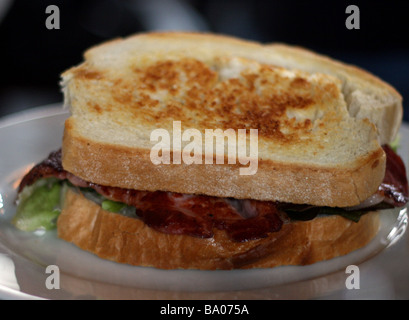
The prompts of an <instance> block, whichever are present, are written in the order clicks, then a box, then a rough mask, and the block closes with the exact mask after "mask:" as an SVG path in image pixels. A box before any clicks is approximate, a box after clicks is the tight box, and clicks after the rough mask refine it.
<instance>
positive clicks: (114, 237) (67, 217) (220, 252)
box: [57, 190, 380, 270]
mask: <svg viewBox="0 0 409 320" xmlns="http://www.w3.org/2000/svg"><path fill="white" fill-rule="evenodd" d="M379 224H380V222H379V215H378V213H377V212H370V213H368V214H365V215H363V216H362V217H361V219H360V221H359V222H358V223H356V222H353V221H350V220H347V219H345V218H343V217H340V216H336V215H332V216H325V217H317V218H315V219H313V220H309V221H295V222H289V223H285V224H284V225H283V227H282V229H281V230H280V231H279V232H273V233H271V234H270V235H269V236H268V237H266V238H262V239H257V240H251V241H246V242H234V241H232V240H230V239H229V238H228V237H227V235H226V233H225V232H224V231H220V230H215V233H214V237H212V238H204V239H202V238H195V237H191V236H187V235H174V234H166V233H162V232H158V231H156V230H154V229H152V228H150V227H148V226H147V225H146V224H145V223H144V222H142V221H141V220H139V219H137V218H130V217H126V216H122V215H120V214H116V213H112V212H108V211H105V210H103V209H102V208H101V206H99V205H98V204H96V203H94V202H92V201H91V200H88V199H86V198H85V197H84V196H83V195H81V194H79V193H76V192H74V191H72V190H68V191H67V194H66V198H65V201H64V207H63V210H62V212H61V214H60V216H59V218H58V222H57V228H58V237H59V238H61V239H63V240H65V241H68V242H72V243H74V244H75V245H76V246H78V247H79V248H81V249H83V250H86V251H89V252H92V253H94V254H95V255H97V256H99V257H100V258H103V259H108V260H112V261H115V262H118V263H125V264H130V265H135V266H149V267H156V268H161V269H201V270H215V269H238V268H271V267H277V266H283V265H308V264H312V263H315V262H318V261H322V260H327V259H332V258H334V257H338V256H342V255H345V254H348V253H350V252H351V251H354V250H356V249H359V248H361V247H363V246H365V245H366V244H368V243H369V242H370V241H371V240H372V239H373V237H374V236H375V235H376V234H377V232H378V229H379Z"/></svg>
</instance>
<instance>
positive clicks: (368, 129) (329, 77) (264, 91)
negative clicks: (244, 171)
mask: <svg viewBox="0 0 409 320" xmlns="http://www.w3.org/2000/svg"><path fill="white" fill-rule="evenodd" d="M313 62H314V63H313ZM320 66H321V67H320ZM62 77H63V87H64V93H65V99H66V104H67V105H68V106H69V107H70V110H71V113H72V116H71V117H70V118H69V119H68V120H67V122H66V127H65V133H64V140H63V166H64V168H65V169H66V170H68V171H70V172H72V173H73V174H75V175H77V176H79V177H81V178H83V179H84V180H87V181H91V182H94V183H98V184H102V185H110V186H118V187H123V188H130V189H142V190H150V191H154V190H165V191H173V192H181V193H202V194H208V195H211V196H219V197H234V198H252V199H258V200H272V201H282V202H291V203H308V204H312V205H325V206H351V205H356V204H358V203H360V202H361V201H363V200H365V199H366V198H367V197H369V196H371V195H372V194H373V193H374V192H375V191H376V190H377V188H378V186H379V184H380V183H381V181H382V179H383V176H384V170H385V155H384V153H383V151H382V149H381V147H380V143H385V142H388V141H389V140H390V139H392V138H393V136H394V135H395V133H396V130H397V127H398V125H399V123H400V117H401V108H402V106H401V102H400V101H401V100H400V96H399V95H398V94H397V93H396V92H395V91H394V90H393V89H392V88H391V87H390V86H388V85H386V84H384V83H383V82H381V81H380V80H378V79H377V78H375V77H373V76H371V75H369V74H367V73H366V72H364V71H360V70H358V69H356V68H352V67H349V66H345V65H343V64H341V63H339V62H333V61H332V60H330V59H328V58H323V57H320V56H317V55H315V54H312V53H309V52H306V51H303V50H300V49H292V48H288V47H285V46H274V45H262V44H258V43H254V42H248V41H242V40H238V39H234V38H230V37H224V36H214V35H208V34H190V33H152V34H141V35H136V36H132V37H129V38H126V39H117V40H114V41H111V42H108V43H105V44H102V45H100V46H97V47H94V48H91V49H90V50H88V51H87V52H86V53H85V62H84V63H82V64H81V65H79V66H76V67H73V68H71V69H70V70H68V71H66V72H64V73H63V75H62ZM344 93H346V95H345V94H344ZM378 97H379V101H378V102H379V104H377V105H376V108H375V105H374V104H372V102H373V99H375V100H376V99H378ZM367 103H371V104H367ZM368 110H370V111H372V112H374V113H375V114H376V115H372V113H371V112H369V111H368ZM385 114H386V115H387V116H383V117H381V115H385ZM366 115H370V117H369V120H368V119H367V117H366ZM381 118H382V119H386V118H387V119H389V121H387V122H382V121H379V120H377V119H381ZM371 120H372V121H371ZM173 121H180V122H181V125H182V130H185V129H189V128H194V129H197V130H199V131H200V132H201V133H203V134H204V132H205V130H206V129H222V130H227V129H234V130H236V131H237V130H238V129H258V158H257V160H258V169H257V172H256V173H255V174H254V175H249V176H246V175H240V174H239V168H240V167H241V166H240V165H239V164H238V163H236V164H227V161H226V162H225V164H217V165H216V164H215V165H208V164H201V165H199V164H193V165H188V164H185V163H181V164H161V165H155V164H153V163H152V161H151V158H150V150H151V148H152V147H153V146H154V144H155V143H156V142H152V141H151V140H150V135H151V133H152V131H153V130H155V129H158V128H162V129H166V130H168V131H169V132H170V133H172V124H173ZM186 143H187V142H185V144H186ZM184 146H185V145H183V144H182V146H181V148H180V149H178V150H175V149H173V151H176V152H178V151H180V152H183V151H184V150H183V147H184ZM201 147H203V145H201ZM203 148H204V147H203ZM226 149H227V148H226ZM226 149H225V150H224V154H222V155H221V156H224V157H226ZM203 154H205V150H204V149H203ZM215 156H217V154H215Z"/></svg>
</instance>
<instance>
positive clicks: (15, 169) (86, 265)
mask: <svg viewBox="0 0 409 320" xmlns="http://www.w3.org/2000/svg"><path fill="white" fill-rule="evenodd" d="M67 116H68V114H67V112H66V111H64V110H63V109H62V108H61V106H60V105H53V106H46V107H42V108H37V109H32V110H29V111H26V112H23V113H18V114H14V115H11V116H8V117H5V118H3V119H2V120H0V298H3V299H354V298H357V299H407V298H409V272H408V270H409V239H408V236H407V233H405V230H406V224H407V214H406V208H404V209H403V210H389V211H386V212H384V213H383V214H382V215H381V218H382V228H381V230H380V232H379V235H378V236H377V237H376V238H375V239H374V240H373V241H372V242H371V243H370V244H369V245H368V246H366V247H365V248H363V249H360V250H357V251H355V252H353V253H351V254H349V255H347V256H344V257H340V258H336V259H333V260H330V261H325V262H320V263H317V264H314V265H310V266H304V267H298V266H291V267H280V268H274V269H264V270H261V269H255V270H234V271H197V270H157V269H153V268H142V267H133V266H128V265H121V264H117V263H113V262H110V261H105V260H102V259H99V258H97V257H96V256H94V255H92V254H90V253H88V252H85V251H82V250H80V249H78V248H76V247H75V246H73V245H72V244H69V243H66V242H64V241H62V240H60V239H58V238H57V237H56V233H55V232H47V233H43V234H35V233H25V232H21V231H18V230H16V229H15V228H14V227H13V226H12V225H11V224H10V220H11V218H12V216H13V215H14V212H15V207H14V200H15V196H16V193H15V188H16V186H17V184H18V182H19V179H20V178H21V177H22V175H23V174H24V172H26V171H27V170H28V169H29V168H31V166H32V165H33V164H35V163H37V162H39V161H40V160H42V159H43V158H45V157H46V156H47V155H48V154H49V152H51V151H53V150H56V149H58V148H59V147H60V146H61V138H62V132H63V124H64V120H65V119H66V117H67ZM401 135H402V148H401V149H400V154H401V156H402V157H403V158H404V160H405V163H406V166H407V167H408V162H409V143H408V139H409V127H408V126H403V127H402V129H401ZM348 265H357V266H358V268H359V279H358V280H359V282H356V283H359V289H348V288H347V286H346V281H347V278H348V277H349V276H351V275H352V273H351V274H350V273H346V267H347V266H348ZM47 266H56V267H58V270H59V282H56V281H55V276H56V275H57V274H56V273H55V270H56V269H53V271H48V272H47ZM354 275H355V279H357V276H358V274H357V273H354ZM50 277H51V278H50ZM50 280H52V281H53V282H52V283H53V284H54V285H56V284H57V283H59V288H50V286H48V288H47V281H49V282H50Z"/></svg>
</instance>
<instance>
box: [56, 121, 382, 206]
mask: <svg viewBox="0 0 409 320" xmlns="http://www.w3.org/2000/svg"><path fill="white" fill-rule="evenodd" d="M62 146H63V147H62V164H63V167H64V169H65V170H67V171H69V172H71V173H73V174H74V175H76V176H78V177H80V178H82V179H84V180H86V181H90V182H93V183H97V184H101V185H107V186H113V187H121V188H126V189H136V190H147V191H156V190H162V191H172V192H179V193H188V194H206V195H210V196H216V197H232V198H237V199H256V200H266V201H280V202H288V203H294V204H311V205H317V206H332V207H337V206H338V207H346V206H354V205H357V204H359V203H360V202H362V201H363V200H365V199H366V198H368V197H369V196H371V195H372V194H374V193H375V192H376V190H377V189H378V186H379V184H380V183H381V182H382V180H383V177H384V172H385V163H386V159H385V154H384V152H383V151H382V149H378V150H375V151H374V152H373V153H371V154H368V155H367V156H366V157H365V158H360V159H359V163H354V164H353V165H352V166H351V168H348V167H342V168H336V167H334V168H322V167H314V166H313V165H312V166H300V165H296V164H286V163H279V162H276V163H274V162H272V161H269V160H263V159H259V162H258V170H257V173H256V174H255V175H251V176H245V175H240V174H239V166H238V165H227V164H220V165H216V164H213V165H205V164H202V165H201V164H193V165H187V164H184V163H182V164H160V165H155V164H153V163H152V161H151V159H150V153H149V152H150V150H146V149H145V150H144V149H138V148H128V147H126V146H121V145H111V144H106V143H100V142H97V141H93V140H88V139H85V138H84V137H82V136H81V135H77V134H76V129H75V124H74V123H73V121H72V119H68V120H67V121H66V126H65V131H64V136H63V145H62Z"/></svg>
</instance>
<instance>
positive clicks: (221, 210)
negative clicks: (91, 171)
mask: <svg viewBox="0 0 409 320" xmlns="http://www.w3.org/2000/svg"><path fill="white" fill-rule="evenodd" d="M383 149H384V151H385V153H386V156H387V162H386V172H385V177H384V180H383V182H382V184H381V185H380V186H379V188H378V191H377V192H376V193H375V194H374V195H373V196H372V197H370V198H368V199H367V200H365V201H364V202H363V203H361V204H360V205H359V206H356V207H350V208H333V207H317V206H310V205H299V204H291V203H280V202H274V201H258V200H252V199H233V198H218V197H211V196H206V195H194V194H180V193H173V192H165V191H155V192H150V191H143V190H133V189H124V188H119V187H112V186H103V185H99V184H95V183H92V182H88V181H84V180H83V179H81V178H79V177H77V176H75V175H73V174H71V173H70V172H68V171H66V170H64V168H63V166H62V163H61V150H58V151H56V152H52V153H50V155H49V156H48V158H47V159H45V160H44V161H42V162H41V163H39V164H37V165H36V166H34V167H33V168H32V169H31V170H30V171H29V172H28V173H27V174H26V175H25V176H24V178H23V179H22V181H21V182H20V185H19V188H18V193H19V198H18V200H17V201H18V209H17V213H16V216H15V218H14V220H13V223H14V224H15V225H16V226H17V227H18V228H20V229H23V230H27V231H29V230H31V231H33V230H35V229H39V228H42V229H52V228H55V226H56V220H57V218H58V215H59V212H60V211H61V207H62V205H61V202H62V201H61V200H62V199H63V198H64V195H63V194H64V190H66V188H73V189H75V190H76V192H79V193H81V194H83V195H84V196H85V197H87V198H88V199H90V200H92V201H95V202H97V203H98V204H100V205H101V206H102V208H103V209H105V210H108V211H111V212H115V213H118V214H125V215H127V216H130V217H134V218H138V219H141V220H142V221H143V222H144V223H145V224H146V225H148V226H149V227H151V228H153V229H155V230H157V231H159V232H163V233H168V234H185V235H189V236H193V237H200V238H210V237H212V236H213V230H214V228H217V229H219V230H224V231H225V232H226V233H227V234H228V236H229V237H230V238H231V239H232V241H236V242H243V241H249V240H254V239H259V238H263V237H266V236H268V234H269V233H271V232H277V231H279V230H280V229H281V227H282V225H283V224H284V223H289V222H291V221H292V220H309V219H313V218H315V217H316V216H317V215H322V214H326V215H328V214H338V215H341V216H343V217H345V218H347V219H351V220H353V221H355V222H358V221H359V218H360V216H361V215H362V214H365V213H367V212H370V211H374V210H379V209H387V208H393V207H401V206H404V205H405V204H406V203H407V201H408V199H409V188H408V181H407V177H406V170H405V166H404V163H403V161H402V159H401V158H400V157H399V156H398V155H397V154H396V153H395V152H394V151H393V149H392V148H391V147H389V146H387V145H385V146H384V147H383Z"/></svg>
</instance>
